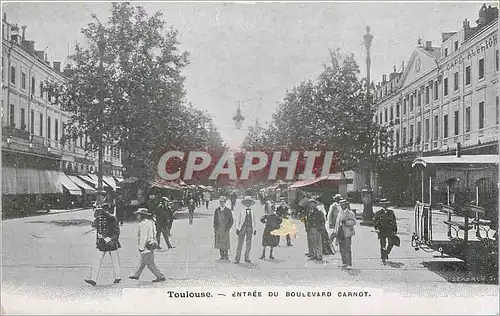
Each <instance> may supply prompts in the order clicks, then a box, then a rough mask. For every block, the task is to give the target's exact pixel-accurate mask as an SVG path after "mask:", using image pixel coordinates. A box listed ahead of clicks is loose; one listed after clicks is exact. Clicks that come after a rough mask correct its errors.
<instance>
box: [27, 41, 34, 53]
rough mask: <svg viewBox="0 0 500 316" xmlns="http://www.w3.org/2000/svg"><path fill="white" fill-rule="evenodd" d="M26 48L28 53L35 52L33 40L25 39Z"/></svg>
mask: <svg viewBox="0 0 500 316" xmlns="http://www.w3.org/2000/svg"><path fill="white" fill-rule="evenodd" d="M26 43H27V44H26V49H27V51H28V53H30V54H31V55H33V54H34V53H35V41H26Z"/></svg>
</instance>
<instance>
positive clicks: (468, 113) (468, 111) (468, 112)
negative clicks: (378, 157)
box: [393, 97, 500, 148]
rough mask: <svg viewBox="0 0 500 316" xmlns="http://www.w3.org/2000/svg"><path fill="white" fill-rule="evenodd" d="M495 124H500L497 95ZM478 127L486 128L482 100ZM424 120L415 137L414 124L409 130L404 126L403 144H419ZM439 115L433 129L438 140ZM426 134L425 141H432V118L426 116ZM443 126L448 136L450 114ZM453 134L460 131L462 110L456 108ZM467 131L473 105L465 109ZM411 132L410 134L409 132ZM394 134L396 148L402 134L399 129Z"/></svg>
mask: <svg viewBox="0 0 500 316" xmlns="http://www.w3.org/2000/svg"><path fill="white" fill-rule="evenodd" d="M495 103H496V104H495V124H499V121H500V104H499V103H500V102H499V97H496V99H495ZM477 113H478V129H479V130H481V129H483V128H485V127H486V126H485V117H486V110H485V103H484V102H480V103H479V104H478V111H477ZM421 123H422V122H417V126H416V135H417V137H416V138H414V131H415V128H414V125H413V124H411V125H410V126H409V128H408V130H407V128H406V127H403V130H402V142H401V146H406V145H407V144H413V143H414V141H415V143H417V144H419V143H420V141H421V139H420V135H422V125H421ZM439 123H440V121H439V115H435V116H434V128H433V131H432V139H433V140H435V141H436V140H438V139H439ZM424 124H425V125H424V135H423V140H424V141H425V142H428V141H430V138H431V130H430V118H426V119H425V121H424ZM442 124H443V125H442V126H443V138H448V137H449V136H450V135H449V116H448V114H445V115H443V121H442ZM453 125H454V129H453V135H454V136H457V135H459V133H460V111H459V110H456V111H455V112H454V113H453ZM464 127H465V133H470V132H471V107H470V106H469V107H467V108H466V109H465V126H464ZM407 132H409V134H408V133H407ZM393 134H394V135H395V141H396V144H395V145H396V148H398V147H400V134H399V131H394V132H393ZM394 135H393V141H394ZM407 135H408V136H409V137H408V142H407V139H406V136H407Z"/></svg>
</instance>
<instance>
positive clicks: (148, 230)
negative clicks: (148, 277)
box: [129, 208, 165, 282]
mask: <svg viewBox="0 0 500 316" xmlns="http://www.w3.org/2000/svg"><path fill="white" fill-rule="evenodd" d="M134 214H135V215H136V217H137V220H138V221H139V225H138V229H137V249H138V250H139V254H140V259H139V266H138V267H137V270H136V271H135V273H134V274H133V275H131V276H129V279H132V280H139V277H140V276H141V274H142V271H143V270H144V268H145V267H148V269H149V271H151V272H152V273H153V274H154V275H155V276H156V279H154V280H153V282H163V281H165V275H163V273H161V272H160V270H159V269H158V267H157V266H156V263H155V249H157V248H158V243H157V241H156V239H155V235H156V232H155V224H154V222H153V215H152V214H151V213H149V212H148V209H147V208H140V209H138V210H137V211H135V212H134Z"/></svg>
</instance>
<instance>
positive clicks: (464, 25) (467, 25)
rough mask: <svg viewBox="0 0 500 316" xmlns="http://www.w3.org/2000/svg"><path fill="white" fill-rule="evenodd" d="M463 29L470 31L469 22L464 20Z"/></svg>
mask: <svg viewBox="0 0 500 316" xmlns="http://www.w3.org/2000/svg"><path fill="white" fill-rule="evenodd" d="M463 27H464V29H470V23H469V20H467V19H465V20H464V22H463Z"/></svg>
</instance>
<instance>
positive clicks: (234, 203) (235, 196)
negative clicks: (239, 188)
mask: <svg viewBox="0 0 500 316" xmlns="http://www.w3.org/2000/svg"><path fill="white" fill-rule="evenodd" d="M229 199H230V200H231V211H234V206H235V205H236V200H237V199H238V196H237V195H236V191H234V190H233V192H231V195H229Z"/></svg>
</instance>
